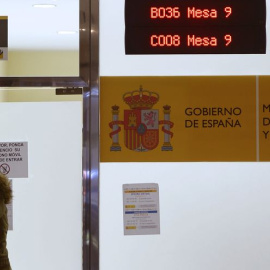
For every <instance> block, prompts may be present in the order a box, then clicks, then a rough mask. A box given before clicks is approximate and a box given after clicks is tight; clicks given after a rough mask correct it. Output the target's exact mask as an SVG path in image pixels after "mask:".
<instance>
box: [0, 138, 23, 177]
mask: <svg viewBox="0 0 270 270" xmlns="http://www.w3.org/2000/svg"><path fill="white" fill-rule="evenodd" d="M0 172H1V173H2V174H4V175H6V176H7V177H11V178H27V177H28V142H0Z"/></svg>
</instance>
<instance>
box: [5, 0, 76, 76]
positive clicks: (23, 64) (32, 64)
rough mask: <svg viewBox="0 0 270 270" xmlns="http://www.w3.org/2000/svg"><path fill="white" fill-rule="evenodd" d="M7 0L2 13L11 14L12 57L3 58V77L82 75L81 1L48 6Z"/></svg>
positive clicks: (61, 2)
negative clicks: (80, 45) (80, 47)
mask: <svg viewBox="0 0 270 270" xmlns="http://www.w3.org/2000/svg"><path fill="white" fill-rule="evenodd" d="M3 1H4V2H5V3H4V4H3V5H2V6H1V11H0V16H8V60H7V61H4V60H2V61H1V60H0V76H1V77H36V76H37V77H38V76H49V77H57V76H78V75H79V0H65V1H60V0H58V1H54V3H53V4H51V3H49V4H50V5H46V6H45V5H34V3H31V2H25V1H19V0H13V1H7V0H3ZM14 7H16V8H14ZM63 33H69V34H63ZM0 38H1V37H0Z"/></svg>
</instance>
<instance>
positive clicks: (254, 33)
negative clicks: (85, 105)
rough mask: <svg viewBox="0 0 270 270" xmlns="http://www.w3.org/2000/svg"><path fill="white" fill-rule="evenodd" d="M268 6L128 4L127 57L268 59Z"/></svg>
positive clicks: (261, 2) (254, 1)
mask: <svg viewBox="0 0 270 270" xmlns="http://www.w3.org/2000/svg"><path fill="white" fill-rule="evenodd" d="M265 25H266V3H265V0H247V1H245V2H244V1H240V0H235V1H233V0H221V1H219V2H217V1H213V0H206V1H204V0H191V1H187V0H183V1H177V0H166V1H161V0H148V1H145V0H136V1H134V0H125V26H126V30H125V52H126V54H265V53H266V27H265Z"/></svg>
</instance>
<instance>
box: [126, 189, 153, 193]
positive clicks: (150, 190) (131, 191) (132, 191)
mask: <svg viewBox="0 0 270 270" xmlns="http://www.w3.org/2000/svg"><path fill="white" fill-rule="evenodd" d="M142 192H143V193H145V192H157V190H154V189H149V190H125V193H142Z"/></svg>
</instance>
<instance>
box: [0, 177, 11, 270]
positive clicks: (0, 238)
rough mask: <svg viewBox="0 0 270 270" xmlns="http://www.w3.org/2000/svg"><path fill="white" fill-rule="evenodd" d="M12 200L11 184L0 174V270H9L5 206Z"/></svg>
mask: <svg viewBox="0 0 270 270" xmlns="http://www.w3.org/2000/svg"><path fill="white" fill-rule="evenodd" d="M11 199H12V190H11V183H10V181H9V180H8V178H7V177H6V176H5V175H3V174H1V173H0V270H11V267H10V263H9V258H8V251H7V231H8V217H7V207H6V204H8V203H10V201H11Z"/></svg>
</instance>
